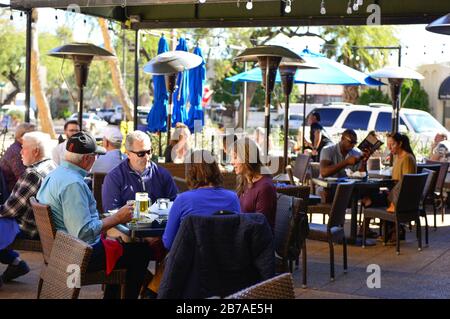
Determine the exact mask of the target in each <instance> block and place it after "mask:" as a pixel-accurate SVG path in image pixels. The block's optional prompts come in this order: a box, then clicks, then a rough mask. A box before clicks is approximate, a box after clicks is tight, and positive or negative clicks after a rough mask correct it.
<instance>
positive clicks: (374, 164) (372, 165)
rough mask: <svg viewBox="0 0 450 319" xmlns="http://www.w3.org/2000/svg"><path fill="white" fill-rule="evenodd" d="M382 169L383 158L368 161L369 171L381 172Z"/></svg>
mask: <svg viewBox="0 0 450 319" xmlns="http://www.w3.org/2000/svg"><path fill="white" fill-rule="evenodd" d="M380 169H381V158H380V157H374V158H369V159H368V160H367V170H369V171H372V170H380Z"/></svg>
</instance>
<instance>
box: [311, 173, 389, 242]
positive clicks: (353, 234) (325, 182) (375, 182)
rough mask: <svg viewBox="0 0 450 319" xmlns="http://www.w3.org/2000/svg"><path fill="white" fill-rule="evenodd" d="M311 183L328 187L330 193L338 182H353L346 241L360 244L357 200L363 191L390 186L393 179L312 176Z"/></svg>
mask: <svg viewBox="0 0 450 319" xmlns="http://www.w3.org/2000/svg"><path fill="white" fill-rule="evenodd" d="M312 181H313V183H314V184H316V185H318V186H321V187H323V188H328V189H331V190H332V193H334V191H335V189H336V187H337V185H339V183H343V182H349V181H353V182H354V185H355V187H354V189H353V194H352V199H351V209H352V215H351V220H350V237H349V238H348V243H349V244H351V245H356V246H361V245H362V242H361V240H358V236H357V232H358V224H357V219H358V200H359V199H360V196H361V193H362V192H363V191H368V190H374V191H375V190H379V189H380V188H381V187H392V186H393V183H394V181H393V180H391V179H375V178H373V179H371V178H369V179H361V180H360V179H346V178H339V179H337V180H336V179H323V178H313V179H312ZM333 190H334V191H333ZM371 244H374V243H371V242H370V241H369V242H368V244H366V245H371Z"/></svg>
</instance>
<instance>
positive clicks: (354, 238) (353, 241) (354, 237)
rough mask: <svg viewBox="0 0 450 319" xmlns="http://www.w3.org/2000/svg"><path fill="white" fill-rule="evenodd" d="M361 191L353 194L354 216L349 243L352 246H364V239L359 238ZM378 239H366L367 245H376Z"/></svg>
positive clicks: (352, 206)
mask: <svg viewBox="0 0 450 319" xmlns="http://www.w3.org/2000/svg"><path fill="white" fill-rule="evenodd" d="M359 197H360V196H359V192H358V191H355V192H354V193H353V196H352V202H351V209H352V216H351V220H350V237H349V238H348V244H349V245H352V246H362V239H361V238H358V200H359ZM375 244H376V241H375V240H373V239H370V238H367V239H366V246H375Z"/></svg>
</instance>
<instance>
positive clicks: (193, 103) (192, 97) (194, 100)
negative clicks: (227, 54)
mask: <svg viewBox="0 0 450 319" xmlns="http://www.w3.org/2000/svg"><path fill="white" fill-rule="evenodd" d="M193 53H194V54H196V55H198V56H200V57H202V63H201V64H200V65H199V66H198V67H196V68H193V69H191V70H189V104H190V108H189V113H188V119H187V122H186V125H187V126H188V127H189V129H190V130H191V132H194V130H195V127H194V124H195V121H201V127H203V125H204V124H205V115H204V113H203V107H202V105H201V101H202V96H203V83H204V81H205V78H206V67H205V61H204V60H203V54H202V50H201V49H200V48H199V47H198V46H197V47H195V49H194V52H193Z"/></svg>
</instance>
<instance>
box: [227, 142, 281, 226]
mask: <svg viewBox="0 0 450 319" xmlns="http://www.w3.org/2000/svg"><path fill="white" fill-rule="evenodd" d="M231 164H232V165H233V166H234V170H235V172H236V174H237V175H238V187H237V194H238V196H239V200H240V203H241V212H242V213H261V214H264V215H265V216H266V218H267V221H268V222H269V225H270V226H271V227H272V229H274V226H275V213H276V209H277V192H276V189H275V186H274V185H273V182H272V178H271V177H269V176H267V175H262V174H261V168H262V167H263V164H262V163H261V158H260V151H259V148H258V146H257V145H256V143H255V142H253V141H252V140H250V139H248V138H242V139H239V140H237V141H236V143H234V147H233V150H232V154H231Z"/></svg>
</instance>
